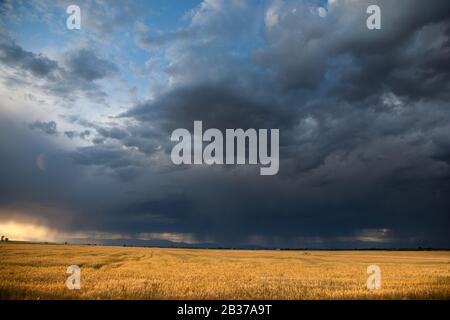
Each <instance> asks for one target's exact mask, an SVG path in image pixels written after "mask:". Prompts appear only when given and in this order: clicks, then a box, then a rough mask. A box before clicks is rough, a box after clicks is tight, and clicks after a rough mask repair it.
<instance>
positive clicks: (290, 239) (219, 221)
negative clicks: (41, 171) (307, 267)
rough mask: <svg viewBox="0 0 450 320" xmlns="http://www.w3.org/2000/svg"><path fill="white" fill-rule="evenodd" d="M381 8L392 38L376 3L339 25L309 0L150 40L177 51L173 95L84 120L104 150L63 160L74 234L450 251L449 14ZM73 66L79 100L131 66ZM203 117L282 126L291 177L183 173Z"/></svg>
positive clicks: (426, 7) (78, 56) (171, 71)
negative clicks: (180, 146) (373, 26)
mask: <svg viewBox="0 0 450 320" xmlns="http://www.w3.org/2000/svg"><path fill="white" fill-rule="evenodd" d="M373 3H377V4H379V5H380V7H381V9H382V29H381V30H376V31H369V30H367V28H366V21H365V19H366V18H367V14H366V13H365V10H366V8H367V5H368V4H369V2H368V1H350V0H348V1H347V0H342V1H337V2H333V3H330V4H328V6H327V16H326V17H324V18H322V17H320V16H319V15H318V14H317V10H316V9H317V8H314V7H313V6H312V4H311V3H310V2H306V1H284V2H281V1H273V2H271V1H269V2H261V3H260V4H259V5H258V6H251V5H249V4H247V2H228V1H223V2H220V1H219V2H218V3H217V5H216V6H215V5H214V3H212V2H204V3H202V4H201V5H200V6H199V7H198V8H197V9H196V10H194V11H193V12H191V14H190V15H189V18H190V19H191V20H190V24H189V25H188V26H187V27H186V28H185V29H180V30H178V31H172V32H167V33H164V32H160V33H158V32H153V31H151V32H149V33H145V32H144V33H143V32H140V33H139V34H138V35H137V40H138V42H139V45H140V46H141V47H144V48H146V49H148V50H149V51H150V53H152V52H153V50H155V49H156V48H158V49H161V50H162V51H163V52H164V53H165V56H164V58H165V59H167V61H168V63H167V67H166V68H165V69H164V74H165V75H166V76H167V77H168V78H169V84H168V85H167V87H166V88H165V89H164V90H162V91H158V92H156V93H154V94H153V96H152V98H151V99H149V100H144V101H141V102H138V103H136V104H135V105H134V106H131V107H130V108H129V109H128V110H127V111H125V112H123V113H121V114H119V115H117V117H114V118H113V119H109V120H110V121H111V122H110V123H108V124H101V125H100V124H95V123H93V122H91V121H86V120H83V118H82V117H81V116H80V117H75V118H73V119H71V120H72V121H71V122H73V123H74V124H78V125H81V126H82V127H85V128H86V130H89V132H90V135H89V137H88V138H89V139H90V140H91V141H92V142H94V144H93V145H89V146H85V147H79V148H77V149H76V150H75V151H65V152H63V153H62V154H63V156H62V157H61V158H60V161H63V160H61V159H65V160H64V161H67V162H63V163H64V164H65V166H67V167H66V169H67V168H70V170H67V172H59V171H57V173H58V174H61V175H62V176H63V177H66V175H68V181H70V182H71V183H70V185H71V186H73V187H74V188H75V186H77V187H79V189H77V188H76V190H72V189H71V190H70V191H71V192H67V193H64V192H62V191H61V190H56V188H53V187H54V186H53V187H52V188H51V189H50V191H53V190H54V189H55V193H54V195H53V197H54V198H52V199H51V200H54V201H55V202H58V201H60V202H63V203H65V204H66V205H68V206H69V204H70V207H71V208H72V209H73V210H74V211H76V212H77V214H76V215H75V214H73V215H71V221H72V225H71V226H70V227H68V228H69V229H71V230H77V229H82V230H87V229H86V228H91V229H95V230H104V231H108V232H117V233H123V234H127V235H136V234H138V233H151V232H156V233H164V232H169V233H175V234H182V235H190V236H191V238H189V237H187V238H186V239H191V240H192V239H195V240H196V241H199V242H201V243H214V244H219V245H230V246H243V245H251V246H283V247H371V246H386V247H389V246H391V247H392V246H418V245H422V246H449V245H450V238H449V234H448V225H449V216H448V212H449V209H450V202H449V200H448V197H447V196H446V195H447V194H449V193H450V160H449V159H450V157H449V155H450V153H449V150H450V140H449V138H448V137H450V124H449V121H448V119H449V116H450V113H449V112H450V111H449V110H450V109H449V107H450V106H449V102H448V101H449V94H448V93H449V92H450V90H449V89H450V87H449V86H450V79H449V64H448V56H449V50H450V46H449V43H450V40H449V33H450V32H449V30H450V28H449V18H450V16H449V12H450V10H449V9H450V7H449V6H450V4H449V2H448V1H444V0H442V1H439V0H436V1H432V2H425V1H419V0H409V1H405V2H402V3H400V2H394V1H374V2H373V1H372V2H370V4H373ZM99 30H101V28H99ZM249 40H250V41H249ZM5 56H6V55H5ZM32 57H34V58H37V56H35V55H32ZM39 58H42V57H39ZM25 60H26V59H25ZM87 60H89V61H90V62H86V61H87ZM65 62H66V64H67V65H62V66H58V67H57V69H55V70H53V71H51V72H49V73H48V74H47V75H46V76H47V77H50V75H53V74H55V73H58V72H59V71H58V70H59V68H63V69H64V72H66V73H67V74H70V76H69V79H72V80H74V79H76V80H77V81H76V82H77V85H76V86H75V87H76V88H80V90H84V89H83V88H86V90H88V88H91V87H92V85H93V84H95V81H96V80H99V79H102V78H105V77H110V76H113V75H114V74H115V73H116V72H117V69H118V68H117V67H114V66H113V65H112V64H110V63H109V62H107V61H105V60H102V59H101V58H100V57H97V56H96V55H95V53H93V52H88V51H78V52H74V53H73V54H72V55H69V56H68V60H67V61H65ZM10 65H11V66H12V67H15V68H19V69H21V70H22V68H23V65H24V64H23V63H18V62H15V63H10ZM56 84H57V83H56V81H55V82H51V81H50V80H49V85H51V86H52V88H53V89H55V86H56ZM58 89H59V90H57V91H55V92H58V93H59V94H62V95H64V94H65V92H66V91H65V90H67V89H68V86H66V83H64V82H63V83H62V84H61V87H60V88H58ZM98 91H99V90H96V91H94V92H95V93H99V92H98ZM100 96H101V93H100ZM66 120H67V119H66ZM69 120H70V119H69ZM194 120H202V121H203V124H204V127H205V129H206V128H210V127H214V128H219V129H226V128H244V129H245V128H257V129H258V128H268V129H270V128H279V129H280V132H281V137H280V155H281V159H280V160H281V164H280V172H279V175H277V176H273V177H261V176H259V175H258V174H257V173H256V169H255V168H254V167H250V166H243V167H242V166H241V167H239V166H237V167H234V168H228V167H226V169H224V168H223V167H218V166H211V167H209V166H192V167H186V168H184V169H186V170H178V169H179V168H178V167H176V166H174V165H172V164H171V162H170V158H169V154H170V151H171V147H172V146H173V144H172V143H171V142H170V134H171V132H172V131H173V130H174V129H177V128H187V129H188V130H192V125H193V121H194ZM0 128H1V127H0ZM11 130H12V129H11ZM28 131H29V130H28ZM66 135H67V136H69V137H70V136H72V137H74V136H81V133H79V132H75V133H73V134H72V133H69V134H68V133H66ZM1 136H2V135H0V137H1ZM3 139H4V138H3ZM27 139H31V138H26V139H25V138H24V142H23V143H22V147H23V145H27V144H28V143H29V142H26V141H28V140H27ZM66 140H67V139H66ZM5 141H6V140H5ZM30 141H34V140H30ZM2 142H3V141H2ZM3 143H5V145H6V142H3ZM7 146H8V148H10V147H11V145H10V144H8V145H7ZM3 148H4V146H2V150H3ZM11 148H12V147H11ZM11 152H12V151H10V149H7V154H8V155H10V154H14V153H11ZM21 152H25V151H23V150H22V151H21ZM7 158H8V159H7V160H8V163H11V165H13V164H14V161H13V160H11V159H10V158H11V157H10V156H8V157H7ZM163 166H165V167H164V170H161V167H163ZM10 172H11V170H10ZM10 172H2V177H3V175H6V176H7V177H10V175H11V173H10ZM12 172H19V171H15V170H12ZM55 175H56V173H55ZM72 175H73V177H72ZM10 178H11V179H12V177H10ZM16 178H17V177H16ZM117 178H119V179H117ZM35 179H37V178H35V177H34V176H33V178H30V182H29V183H24V182H23V181H24V178H23V177H22V178H21V179H15V182H14V183H15V185H14V186H15V188H16V189H15V190H23V193H22V192H21V193H20V195H21V196H22V198H20V197H18V194H19V193H17V192H13V191H11V190H9V191H8V192H7V193H6V194H5V195H4V196H3V199H9V201H10V203H11V202H12V201H16V202H20V200H23V199H26V198H27V197H30V195H33V192H34V190H36V189H37V188H39V187H40V186H39V183H40V182H41V180H36V181H39V183H38V182H35ZM71 179H73V180H71ZM13 180H14V179H13ZM21 188H22V189H21ZM6 189H7V187H6V185H3V186H2V190H6ZM41 194H42V193H40V192H38V193H37V194H36V195H35V196H34V199H36V198H38V197H39V195H41ZM19 198H20V199H19ZM63 200H64V201H63ZM92 213H95V214H92ZM150 238H151V237H150Z"/></svg>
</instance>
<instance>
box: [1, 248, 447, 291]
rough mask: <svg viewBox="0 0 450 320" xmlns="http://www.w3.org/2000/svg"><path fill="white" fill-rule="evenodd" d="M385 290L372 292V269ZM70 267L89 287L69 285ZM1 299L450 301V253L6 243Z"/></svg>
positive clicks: (3, 249)
mask: <svg viewBox="0 0 450 320" xmlns="http://www.w3.org/2000/svg"><path fill="white" fill-rule="evenodd" d="M371 264H376V265H378V266H380V268H381V272H382V288H381V289H379V290H368V289H367V288H366V281H367V277H368V274H367V266H368V265H371ZM69 265H78V266H80V267H81V289H80V290H69V289H67V287H66V279H67V277H68V276H69V275H67V274H66V270H67V267H68V266H69ZM0 298H1V299H449V298H450V252H445V251H441V252H437V251H433V252H407V251H397V252H394V251H389V252H386V251H244V250H242V251H241V250H193V249H192V250H191V249H161V248H130V247H126V248H125V247H102V246H75V245H40V244H13V243H10V244H1V245H0Z"/></svg>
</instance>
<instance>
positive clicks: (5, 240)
mask: <svg viewBox="0 0 450 320" xmlns="http://www.w3.org/2000/svg"><path fill="white" fill-rule="evenodd" d="M8 241H9V239H8V238H6V237H5V236H2V237H1V242H8Z"/></svg>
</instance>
